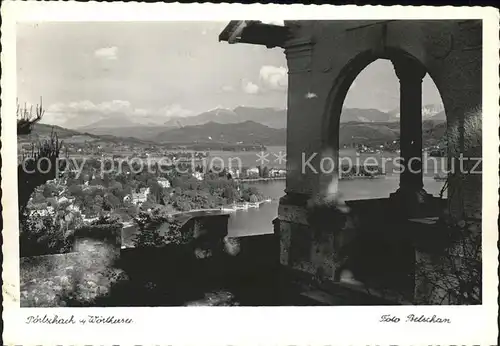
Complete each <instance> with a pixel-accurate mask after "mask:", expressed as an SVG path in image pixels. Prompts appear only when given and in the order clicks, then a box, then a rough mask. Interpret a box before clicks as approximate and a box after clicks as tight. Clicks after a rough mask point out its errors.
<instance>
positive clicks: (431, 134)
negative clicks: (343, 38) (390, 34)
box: [320, 51, 447, 204]
mask: <svg viewBox="0 0 500 346" xmlns="http://www.w3.org/2000/svg"><path fill="white" fill-rule="evenodd" d="M324 119H325V123H324V127H323V129H324V131H325V133H324V137H323V138H324V148H326V149H325V150H324V156H325V155H331V156H332V157H333V160H334V162H338V167H337V168H338V169H337V170H335V171H334V172H333V174H330V175H328V174H324V176H323V177H322V178H321V180H320V186H321V188H320V189H321V190H323V191H325V190H326V189H328V192H331V191H332V188H331V186H332V185H335V187H336V189H337V190H336V191H339V192H340V193H341V194H342V195H343V198H344V199H345V200H359V199H370V198H387V197H389V195H391V196H392V195H394V196H396V197H401V196H403V195H404V199H408V198H409V199H410V200H413V201H412V202H411V203H413V204H421V201H422V200H423V199H427V197H432V196H434V197H437V196H440V195H441V193H442V187H443V185H444V183H445V180H446V168H447V167H446V166H447V165H446V158H445V157H444V156H445V152H446V150H445V144H446V143H445V140H443V139H444V138H445V131H446V116H445V111H444V105H443V101H442V99H441V96H440V93H439V91H438V89H437V87H436V85H435V84H434V82H433V81H432V78H431V77H430V76H429V74H428V73H427V71H426V69H425V67H424V66H423V65H422V64H421V63H420V62H419V61H418V60H416V59H415V58H413V57H411V56H408V55H407V54H405V53H404V52H400V51H389V52H388V53H387V54H384V55H383V56H381V55H374V54H373V53H372V52H365V53H362V54H359V55H358V56H356V57H355V58H354V59H352V60H351V61H350V62H349V63H348V64H347V65H346V66H345V67H344V69H343V70H342V72H341V74H340V75H339V77H338V78H337V79H336V81H335V83H334V86H333V88H332V90H331V93H330V103H329V108H328V109H327V112H326V114H325V118H324ZM325 153H326V154H325ZM367 168H369V169H368V170H367ZM338 178H340V179H338ZM374 179H376V180H374ZM374 181H376V183H374ZM426 189H429V191H426ZM394 192H397V194H394ZM443 196H444V194H443Z"/></svg>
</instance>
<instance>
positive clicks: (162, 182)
mask: <svg viewBox="0 0 500 346" xmlns="http://www.w3.org/2000/svg"><path fill="white" fill-rule="evenodd" d="M157 181H158V184H159V185H160V186H161V187H163V188H169V187H170V186H171V185H170V181H168V179H166V178H158V179H157Z"/></svg>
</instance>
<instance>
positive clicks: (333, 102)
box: [320, 47, 448, 193]
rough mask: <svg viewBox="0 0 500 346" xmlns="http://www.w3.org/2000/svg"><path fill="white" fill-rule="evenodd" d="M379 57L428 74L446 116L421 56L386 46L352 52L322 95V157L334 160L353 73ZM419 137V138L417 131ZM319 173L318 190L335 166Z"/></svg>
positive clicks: (324, 186) (430, 73) (438, 88)
mask: <svg viewBox="0 0 500 346" xmlns="http://www.w3.org/2000/svg"><path fill="white" fill-rule="evenodd" d="M379 59H384V60H389V61H391V62H392V63H393V65H394V64H396V65H401V64H402V63H403V64H408V65H409V66H411V67H412V68H411V70H420V71H421V72H419V73H421V78H423V77H424V76H425V75H426V74H429V76H430V78H431V79H432V81H433V82H434V84H435V86H436V88H437V90H438V93H439V95H440V98H441V101H442V102H443V106H444V113H445V116H446V117H447V118H448V107H447V103H448V102H447V100H446V101H445V98H444V97H443V90H442V88H440V85H439V84H440V83H439V79H437V80H436V79H435V78H433V75H434V72H433V71H431V70H432V68H429V66H426V64H425V62H423V61H421V59H419V58H418V57H416V56H415V55H412V54H411V53H409V52H407V51H406V50H404V49H401V48H387V47H386V48H385V49H384V50H383V51H382V52H377V51H374V50H371V49H370V50H366V51H363V52H360V53H358V54H356V55H355V56H354V57H352V58H351V59H350V60H349V61H348V62H347V63H346V64H344V66H343V67H342V69H341V70H340V72H339V73H338V74H337V76H336V78H335V79H334V80H333V82H332V85H331V88H330V90H329V93H328V96H327V98H326V103H325V109H324V112H323V115H322V132H323V133H322V134H321V138H322V153H323V157H331V159H332V160H333V161H334V162H337V160H338V151H339V130H340V119H341V114H342V109H343V105H344V101H345V98H346V96H347V93H348V91H349V89H350V87H351V85H352V83H353V82H354V80H355V79H356V78H357V76H358V75H359V74H360V73H361V72H362V71H363V70H364V69H365V68H366V67H368V66H369V65H370V64H371V63H373V62H375V61H377V60H379ZM395 70H396V68H395ZM412 72H413V71H412ZM396 74H397V71H396ZM398 77H399V76H398ZM400 78H401V77H400ZM444 91H446V90H444ZM420 95H421V93H420ZM419 108H421V107H419ZM413 118H415V116H413ZM421 119H422V118H421V113H420V116H418V121H420V122H421ZM400 126H401V125H400ZM402 132H403V131H402ZM419 138H420V140H421V138H422V135H421V134H420V136H419ZM322 175H323V176H321V177H320V193H321V191H322V190H324V189H325V188H327V186H329V185H331V181H332V180H334V179H335V178H336V176H338V167H337V169H336V170H334V171H333V172H331V173H323V174H322ZM334 175H335V176H334ZM422 186H423V185H422Z"/></svg>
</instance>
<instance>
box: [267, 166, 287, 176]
mask: <svg viewBox="0 0 500 346" xmlns="http://www.w3.org/2000/svg"><path fill="white" fill-rule="evenodd" d="M284 176H286V169H278V168H271V169H270V170H269V177H270V178H276V177H284Z"/></svg>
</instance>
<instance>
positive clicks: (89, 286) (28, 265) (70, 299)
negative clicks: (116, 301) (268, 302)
mask: <svg viewBox="0 0 500 346" xmlns="http://www.w3.org/2000/svg"><path fill="white" fill-rule="evenodd" d="M120 245H121V244H120V243H109V242H105V241H102V240H93V239H89V238H77V239H76V241H75V246H74V250H75V251H74V252H71V253H66V254H58V255H46V256H33V257H21V259H20V289H21V307H56V306H86V305H93V304H95V303H96V301H98V300H99V299H102V298H104V297H106V296H107V295H109V293H110V289H111V287H112V286H113V285H114V284H115V283H117V282H119V281H121V280H123V279H125V278H126V275H125V274H124V273H123V271H121V270H119V269H118V268H116V267H115V266H114V264H115V262H116V260H117V258H118V256H119V251H120Z"/></svg>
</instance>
